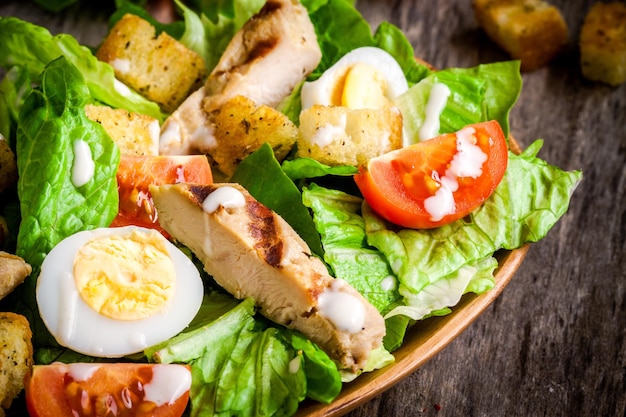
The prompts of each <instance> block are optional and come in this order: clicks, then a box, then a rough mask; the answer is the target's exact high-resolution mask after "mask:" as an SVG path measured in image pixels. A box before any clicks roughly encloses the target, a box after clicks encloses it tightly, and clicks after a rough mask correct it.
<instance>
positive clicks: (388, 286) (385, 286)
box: [380, 275, 397, 291]
mask: <svg viewBox="0 0 626 417" xmlns="http://www.w3.org/2000/svg"><path fill="white" fill-rule="evenodd" d="M396 285H397V283H396V277H394V276H393V275H388V276H386V277H385V278H383V280H382V281H381V282H380V289H381V290H383V291H391V290H393V289H395V288H396Z"/></svg>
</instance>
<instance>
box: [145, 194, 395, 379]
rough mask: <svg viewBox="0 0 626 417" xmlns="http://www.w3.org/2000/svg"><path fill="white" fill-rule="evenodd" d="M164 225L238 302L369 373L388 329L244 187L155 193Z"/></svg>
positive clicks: (342, 363) (348, 366)
mask: <svg viewBox="0 0 626 417" xmlns="http://www.w3.org/2000/svg"><path fill="white" fill-rule="evenodd" d="M150 192H151V194H152V198H153V199H154V203H155V206H156V207H157V210H158V212H159V222H160V224H161V226H162V227H163V228H164V229H165V230H167V232H168V233H170V234H171V235H172V236H173V237H174V238H175V239H176V240H178V241H179V242H181V243H182V244H184V245H186V246H187V247H188V248H189V249H191V250H192V251H193V253H194V254H195V255H196V256H197V257H198V258H199V259H200V260H201V261H202V262H203V264H204V269H205V270H206V271H207V272H208V273H209V274H210V275H212V276H213V278H214V279H215V281H216V282H217V283H218V284H220V285H221V286H222V287H224V289H226V290H227V291H228V292H230V293H231V294H233V295H234V296H235V297H236V298H239V299H243V298H247V297H252V298H254V299H255V300H256V303H257V305H258V307H259V311H260V312H261V313H262V314H263V315H265V316H266V317H267V318H269V319H270V320H272V321H274V322H276V323H279V324H282V325H284V326H287V327H289V328H292V329H295V330H298V331H300V332H301V333H303V334H304V335H305V336H307V337H308V338H309V339H310V340H312V341H313V342H315V343H316V344H317V345H318V346H319V347H320V348H322V349H323V350H324V351H325V352H327V353H328V355H329V356H330V357H331V358H333V360H335V361H336V362H337V363H338V364H340V366H341V367H343V368H344V369H350V370H352V371H357V370H359V369H363V367H364V366H365V364H366V362H367V358H368V356H369V354H370V352H371V351H372V349H375V348H377V347H379V346H380V345H381V344H382V338H383V336H384V334H385V323H384V320H383V318H382V316H381V315H380V313H379V312H378V310H376V309H375V308H374V307H373V306H372V305H371V304H369V303H368V302H367V301H366V300H365V299H364V298H363V296H361V294H359V293H358V292H357V291H356V290H355V289H354V288H353V287H351V286H350V285H349V284H348V283H347V282H345V281H343V280H341V279H335V278H333V277H332V276H330V275H329V274H328V271H327V269H326V267H325V265H324V264H323V263H322V262H321V261H320V260H319V259H318V258H316V257H314V256H312V255H311V251H310V249H309V247H308V246H307V245H306V243H305V242H304V241H303V240H302V239H301V238H300V236H299V235H298V234H297V233H296V232H295V231H294V230H293V229H292V228H291V226H289V224H288V223H287V222H285V221H284V220H283V219H282V217H280V216H278V215H277V214H276V213H274V212H273V211H271V210H270V209H268V208H267V207H266V206H264V205H263V204H261V203H260V202H258V201H257V200H255V199H254V198H253V197H252V196H251V195H250V194H249V193H248V192H247V191H246V190H245V189H243V188H242V187H241V186H240V185H238V184H227V183H223V184H213V185H193V184H183V183H180V184H175V185H162V186H158V187H157V186H152V187H150Z"/></svg>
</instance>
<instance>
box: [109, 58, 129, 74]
mask: <svg viewBox="0 0 626 417" xmlns="http://www.w3.org/2000/svg"><path fill="white" fill-rule="evenodd" d="M111 66H112V67H113V68H114V69H115V71H117V72H119V73H120V74H127V73H128V72H129V71H130V61H129V60H128V59H122V58H116V59H114V60H113V61H111Z"/></svg>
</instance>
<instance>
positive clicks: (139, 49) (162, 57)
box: [96, 14, 207, 113]
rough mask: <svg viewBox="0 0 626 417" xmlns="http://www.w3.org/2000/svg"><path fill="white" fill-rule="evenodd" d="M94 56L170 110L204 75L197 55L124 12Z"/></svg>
mask: <svg viewBox="0 0 626 417" xmlns="http://www.w3.org/2000/svg"><path fill="white" fill-rule="evenodd" d="M96 56H97V57H98V59H99V60H101V61H104V62H108V63H109V64H111V65H112V66H113V69H114V70H115V76H116V77H117V78H118V79H119V80H120V81H122V82H123V83H125V84H126V85H128V86H130V87H132V88H133V89H135V90H137V91H138V92H139V93H140V94H141V95H143V96H144V97H146V98H148V99H150V100H152V101H154V102H156V103H158V104H159V105H160V106H161V109H162V110H163V111H165V112H168V113H171V112H172V111H174V109H176V108H177V107H178V106H179V105H180V103H182V102H183V100H185V98H186V97H187V96H188V95H189V94H191V92H193V91H195V90H196V89H197V88H199V87H200V86H201V85H202V83H203V82H204V78H205V77H206V75H207V71H206V66H205V64H204V60H203V59H202V57H201V56H200V55H198V54H197V53H196V52H194V51H192V50H191V49H189V48H187V47H186V46H184V45H183V44H182V43H180V42H178V41H177V40H176V39H174V38H172V37H171V36H170V35H168V34H167V33H165V32H161V33H160V34H159V35H158V36H157V35H156V29H155V28H154V26H152V25H151V24H150V23H149V22H148V21H146V20H144V19H142V18H140V17H138V16H136V15H132V14H126V15H124V16H123V17H122V18H121V19H120V20H119V21H118V22H117V23H116V24H115V26H113V28H112V29H111V31H110V32H109V34H108V35H107V37H106V38H105V39H104V41H103V42H102V44H101V45H100V47H99V48H98V51H97V52H96Z"/></svg>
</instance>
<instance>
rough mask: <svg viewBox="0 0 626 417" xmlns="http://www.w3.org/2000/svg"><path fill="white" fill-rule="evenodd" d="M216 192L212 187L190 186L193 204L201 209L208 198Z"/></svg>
mask: <svg viewBox="0 0 626 417" xmlns="http://www.w3.org/2000/svg"><path fill="white" fill-rule="evenodd" d="M213 191H215V187H213V186H211V185H193V184H191V185H190V186H189V193H190V196H191V199H192V201H193V203H194V204H195V205H197V206H199V207H202V203H203V202H204V200H206V198H207V197H208V196H209V194H211V193H212V192H213Z"/></svg>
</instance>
